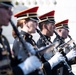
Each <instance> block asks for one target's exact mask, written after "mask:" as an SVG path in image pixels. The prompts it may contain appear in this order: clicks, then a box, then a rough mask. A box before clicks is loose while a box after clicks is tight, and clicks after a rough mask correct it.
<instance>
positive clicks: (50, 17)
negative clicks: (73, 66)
mask: <svg viewBox="0 0 76 75" xmlns="http://www.w3.org/2000/svg"><path fill="white" fill-rule="evenodd" d="M54 13H55V11H50V12H48V13H46V14H43V15H41V16H39V28H40V31H41V34H42V35H43V36H40V38H39V39H38V41H37V46H38V48H41V47H46V46H48V45H51V44H52V42H51V36H52V35H53V32H52V31H53V30H54V29H53V28H54V27H52V28H50V30H49V29H48V27H47V26H49V25H51V26H54V23H55V20H54ZM49 23H51V24H49ZM44 24H45V26H44V27H45V29H46V30H47V32H45V33H46V34H45V33H44V34H43V32H42V31H44V30H45V29H44V28H43V25H44ZM47 33H49V34H50V35H48V34H47ZM44 37H45V39H43V38H44ZM45 40H46V41H45ZM53 55H54V52H53V50H51V51H50V52H45V53H44V54H43V55H42V56H43V57H44V58H45V60H46V61H48V60H49V59H51V57H52V56H53ZM44 62H45V61H44ZM57 68H58V66H56V67H54V68H53V70H52V75H57V71H56V70H57Z"/></svg>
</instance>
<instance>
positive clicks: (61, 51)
mask: <svg viewBox="0 0 76 75" xmlns="http://www.w3.org/2000/svg"><path fill="white" fill-rule="evenodd" d="M54 33H55V34H56V36H57V37H58V38H59V39H60V40H61V42H63V43H64V40H63V39H62V38H61V37H60V36H59V35H58V34H57V33H56V32H55V31H54ZM66 45H67V44H65V45H64V46H62V47H60V48H59V50H58V47H59V46H60V45H59V46H57V47H56V49H57V50H58V51H60V53H61V54H62V55H63V56H64V57H65V59H66V58H67V57H66V56H65V55H66V54H65V52H64V51H63V47H66ZM63 64H64V65H65V66H66V68H67V69H68V72H69V75H74V74H73V72H72V70H71V68H70V66H69V65H68V63H67V61H66V60H65V61H64V62H63Z"/></svg>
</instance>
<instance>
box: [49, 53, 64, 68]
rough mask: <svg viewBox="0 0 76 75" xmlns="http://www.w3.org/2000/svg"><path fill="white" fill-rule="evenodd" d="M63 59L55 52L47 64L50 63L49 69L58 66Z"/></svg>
mask: <svg viewBox="0 0 76 75" xmlns="http://www.w3.org/2000/svg"><path fill="white" fill-rule="evenodd" d="M64 60H65V58H64V57H63V56H62V54H60V53H59V52H57V53H56V54H55V55H54V56H53V57H52V58H51V59H50V60H49V61H48V62H49V63H50V66H51V69H52V68H53V67H55V66H56V65H57V64H59V63H60V62H61V61H64Z"/></svg>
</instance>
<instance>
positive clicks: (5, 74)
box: [0, 35, 13, 75]
mask: <svg viewBox="0 0 76 75" xmlns="http://www.w3.org/2000/svg"><path fill="white" fill-rule="evenodd" d="M0 37H1V42H2V45H3V51H2V55H3V56H6V57H5V59H2V60H1V61H0V64H1V65H0V67H2V66H8V67H7V68H6V69H2V70H0V75H13V72H12V67H11V65H10V58H9V53H8V50H7V48H6V46H5V44H4V41H3V40H2V39H3V38H4V39H5V40H6V41H7V43H8V44H9V42H8V40H7V39H6V37H5V36H4V35H1V36H0ZM9 47H10V46H9Z"/></svg>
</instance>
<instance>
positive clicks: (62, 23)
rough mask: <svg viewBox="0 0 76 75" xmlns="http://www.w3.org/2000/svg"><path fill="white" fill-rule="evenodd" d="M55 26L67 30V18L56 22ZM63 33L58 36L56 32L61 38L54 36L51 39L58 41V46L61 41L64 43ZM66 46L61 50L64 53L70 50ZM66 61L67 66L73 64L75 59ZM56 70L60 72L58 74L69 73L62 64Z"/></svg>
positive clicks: (66, 74)
mask: <svg viewBox="0 0 76 75" xmlns="http://www.w3.org/2000/svg"><path fill="white" fill-rule="evenodd" d="M55 26H56V30H57V29H61V28H63V29H65V30H68V29H69V27H68V19H66V20H63V21H61V22H58V23H56V24H55ZM63 34H65V35H66V34H67V33H63ZM63 34H62V36H60V35H59V33H58V35H59V36H60V38H61V39H62V40H60V38H58V37H57V36H56V38H55V39H54V41H53V42H58V43H59V45H58V46H57V47H59V46H60V45H62V44H63V43H65V39H66V38H64V37H63ZM65 35H64V36H65ZM66 36H68V34H67V35H66ZM68 47H69V46H68ZM68 47H66V48H65V49H64V50H63V51H64V53H65V54H67V53H68V52H69V51H70V50H69V48H68ZM67 62H68V64H69V66H71V65H72V64H74V63H76V62H75V60H73V61H72V60H70V61H68V60H67ZM58 71H59V72H60V74H59V75H69V72H68V69H67V68H66V66H65V65H64V66H63V67H62V68H60V70H58Z"/></svg>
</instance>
